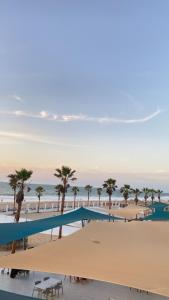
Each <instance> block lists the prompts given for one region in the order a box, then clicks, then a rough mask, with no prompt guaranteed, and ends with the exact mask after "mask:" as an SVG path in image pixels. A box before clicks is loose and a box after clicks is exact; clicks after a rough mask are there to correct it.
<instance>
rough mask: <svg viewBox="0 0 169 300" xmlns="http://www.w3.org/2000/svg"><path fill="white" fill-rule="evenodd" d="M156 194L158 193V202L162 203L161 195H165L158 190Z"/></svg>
mask: <svg viewBox="0 0 169 300" xmlns="http://www.w3.org/2000/svg"><path fill="white" fill-rule="evenodd" d="M156 193H157V197H158V201H159V202H160V201H161V194H162V193H163V191H161V190H157V191H156Z"/></svg>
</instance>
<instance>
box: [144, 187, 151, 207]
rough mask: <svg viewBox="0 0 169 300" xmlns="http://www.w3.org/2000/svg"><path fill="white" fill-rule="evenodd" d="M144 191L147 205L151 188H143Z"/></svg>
mask: <svg viewBox="0 0 169 300" xmlns="http://www.w3.org/2000/svg"><path fill="white" fill-rule="evenodd" d="M142 192H143V193H144V202H145V206H147V199H148V198H149V196H150V195H149V193H150V190H149V189H148V188H143V191H142Z"/></svg>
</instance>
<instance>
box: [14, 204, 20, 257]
mask: <svg viewBox="0 0 169 300" xmlns="http://www.w3.org/2000/svg"><path fill="white" fill-rule="evenodd" d="M21 208H22V202H19V203H18V208H17V212H16V215H15V221H16V223H18V222H19V219H20V214H21ZM15 251H16V241H13V243H12V250H11V254H14V253H15Z"/></svg>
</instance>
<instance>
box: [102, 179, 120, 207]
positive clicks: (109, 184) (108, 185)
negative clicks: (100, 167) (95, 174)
mask: <svg viewBox="0 0 169 300" xmlns="http://www.w3.org/2000/svg"><path fill="white" fill-rule="evenodd" d="M103 188H104V189H106V193H107V194H108V195H109V209H111V205H112V203H111V196H112V194H113V192H114V191H115V190H116V188H117V185H116V180H115V179H112V178H108V179H107V180H106V181H104V183H103Z"/></svg>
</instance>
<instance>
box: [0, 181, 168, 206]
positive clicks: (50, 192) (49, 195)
mask: <svg viewBox="0 0 169 300" xmlns="http://www.w3.org/2000/svg"><path fill="white" fill-rule="evenodd" d="M39 185H40V184H29V187H30V188H31V191H30V192H29V193H25V200H26V201H37V196H36V192H35V189H36V187H37V186H39ZM41 185H42V186H43V187H44V189H45V193H44V194H43V196H42V197H41V201H43V200H44V201H56V200H57V198H58V197H57V194H56V192H55V186H54V185H47V184H41ZM131 198H132V197H131ZM76 199H77V200H82V201H84V200H87V191H86V190H85V189H84V187H79V193H78V195H77V198H76ZM90 199H91V200H98V195H97V188H96V187H93V188H92V193H91V195H90ZM139 199H140V200H143V195H140V197H139ZM161 199H163V200H169V193H163V194H162V196H161ZM66 200H73V193H72V187H70V188H69V189H68V192H67V195H66ZM101 200H108V195H107V194H106V192H105V191H104V190H103V192H102V195H101ZM112 200H117V201H118V200H123V197H122V195H121V194H120V192H119V190H117V191H115V192H114V193H113V196H112ZM0 201H1V202H2V201H4V202H5V201H13V191H12V189H11V187H10V186H9V184H8V183H7V182H0Z"/></svg>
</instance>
